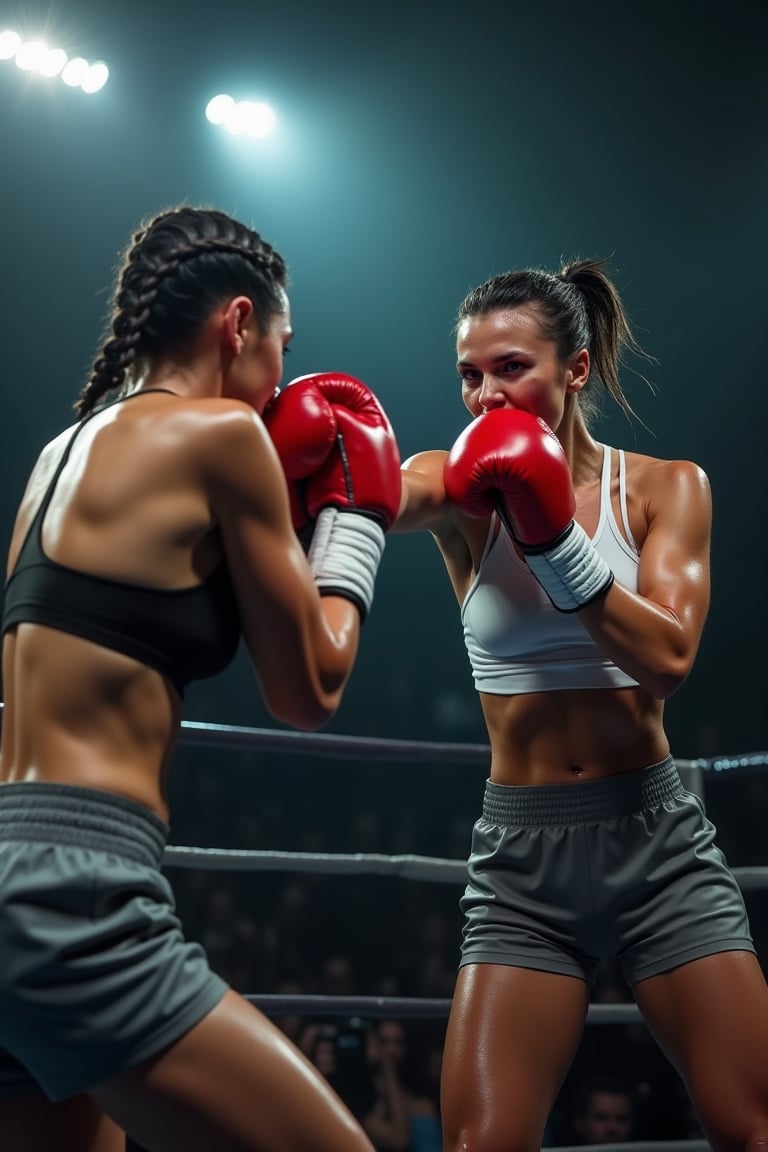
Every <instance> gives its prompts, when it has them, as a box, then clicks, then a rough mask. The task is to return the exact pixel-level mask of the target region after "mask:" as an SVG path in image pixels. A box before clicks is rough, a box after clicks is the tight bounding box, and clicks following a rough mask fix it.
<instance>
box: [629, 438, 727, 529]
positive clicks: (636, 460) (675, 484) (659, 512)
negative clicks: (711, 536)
mask: <svg viewBox="0 0 768 1152" xmlns="http://www.w3.org/2000/svg"><path fill="white" fill-rule="evenodd" d="M626 461H627V489H628V495H629V501H630V505H634V506H635V507H638V506H639V508H640V509H641V510H642V514H643V517H644V520H645V523H646V525H648V527H650V526H651V525H652V524H654V523H657V524H659V523H668V524H670V525H673V524H675V523H676V524H678V525H679V524H682V523H683V522H685V521H686V520H688V521H690V526H691V527H694V524H695V523H698V524H699V525H700V526H701V527H702V528H706V527H707V526H708V524H709V521H710V519H711V514H712V512H711V503H712V498H711V492H710V485H709V479H708V477H707V474H706V472H705V471H704V469H703V468H702V467H701V466H700V465H698V464H695V463H694V462H693V461H692V460H660V459H657V458H656V457H653V456H643V455H640V454H639V453H636V452H627V453H626Z"/></svg>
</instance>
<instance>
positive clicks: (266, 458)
mask: <svg viewBox="0 0 768 1152" xmlns="http://www.w3.org/2000/svg"><path fill="white" fill-rule="evenodd" d="M197 407H198V408H199V409H200V411H199V413H198V417H199V418H200V421H199V425H198V426H197V427H196V429H195V434H194V436H193V437H192V439H193V440H194V442H195V452H196V455H197V459H198V463H199V464H200V467H201V471H202V475H203V479H204V482H205V484H206V487H207V488H208V490H209V492H210V494H211V496H212V497H213V498H214V500H215V501H216V500H218V499H221V498H232V497H234V496H238V497H240V498H241V499H242V498H245V499H246V500H248V501H249V502H250V501H252V500H253V499H254V498H256V499H257V502H259V503H260V502H261V500H262V498H266V499H269V497H270V495H271V492H272V488H273V485H274V484H276V485H277V486H278V487H280V486H282V485H284V481H283V474H282V468H281V467H280V463H279V461H278V457H277V453H276V451H275V447H274V445H273V443H272V440H271V438H270V436H269V433H268V432H267V430H266V428H265V427H264V422H263V421H262V419H261V417H260V416H259V415H258V414H257V413H256V412H254V410H253V409H252V408H250V407H249V406H248V405H247V404H243V403H241V402H240V401H238V400H221V399H211V400H206V401H203V402H202V403H201V404H199V405H197Z"/></svg>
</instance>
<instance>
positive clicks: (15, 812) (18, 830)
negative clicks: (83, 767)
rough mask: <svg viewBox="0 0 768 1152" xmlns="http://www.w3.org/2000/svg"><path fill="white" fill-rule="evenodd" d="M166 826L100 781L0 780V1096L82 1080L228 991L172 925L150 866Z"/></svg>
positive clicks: (155, 863)
mask: <svg viewBox="0 0 768 1152" xmlns="http://www.w3.org/2000/svg"><path fill="white" fill-rule="evenodd" d="M167 832H168V829H167V826H166V825H165V824H164V823H163V822H162V821H161V820H160V819H159V818H158V817H157V816H155V815H154V813H152V812H151V811H149V810H148V809H146V808H144V807H143V806H141V805H140V804H136V803H134V802H133V801H131V800H127V799H123V798H121V797H118V796H114V795H112V794H111V793H107V792H101V791H96V790H95V789H90V788H76V787H71V786H69V785H64V784H61V785H57V784H2V785H0V958H1V959H0V1096H5V1097H7V1096H9V1095H16V1094H18V1095H20V1094H22V1093H23V1092H25V1091H29V1090H30V1089H32V1088H34V1087H35V1086H36V1085H39V1086H40V1087H41V1088H42V1089H43V1091H44V1092H45V1093H46V1094H47V1095H48V1096H49V1097H50V1099H51V1100H62V1099H64V1098H65V1097H67V1096H71V1095H73V1094H75V1093H76V1092H80V1091H84V1090H87V1089H89V1088H92V1087H94V1086H96V1085H97V1084H99V1083H101V1082H103V1081H104V1080H107V1079H109V1078H110V1077H111V1076H114V1075H116V1074H117V1073H119V1072H121V1071H124V1070H125V1069H126V1068H128V1067H131V1066H133V1065H134V1064H137V1063H139V1062H140V1061H142V1060H144V1059H146V1058H148V1057H150V1056H153V1055H155V1054H157V1053H159V1052H160V1051H161V1050H162V1049H163V1048H165V1047H167V1046H168V1045H169V1044H171V1043H173V1041H175V1040H177V1039H179V1037H181V1036H182V1035H183V1034H184V1033H185V1032H187V1031H189V1029H190V1028H192V1026H193V1025H195V1024H196V1023H198V1021H199V1020H201V1019H202V1018H203V1017H204V1016H205V1015H207V1013H208V1012H210V1011H211V1009H212V1008H213V1007H214V1006H215V1005H216V1004H217V1003H218V1002H219V1000H220V999H221V998H222V996H223V995H224V993H225V992H226V990H227V985H226V984H225V982H224V981H223V980H221V979H220V978H219V977H218V976H216V975H214V974H213V973H212V972H211V970H210V968H209V967H208V962H207V959H206V957H205V954H204V952H203V950H202V948H201V947H200V946H199V945H198V944H193V943H190V942H187V941H186V940H185V939H184V936H183V933H182V928H181V924H180V922H179V919H178V917H177V916H176V914H175V905H174V897H173V892H172V890H171V887H170V885H169V883H168V881H167V880H166V879H165V877H164V876H162V875H161V873H160V871H159V869H160V865H161V861H162V856H163V850H164V847H165V842H166V837H167Z"/></svg>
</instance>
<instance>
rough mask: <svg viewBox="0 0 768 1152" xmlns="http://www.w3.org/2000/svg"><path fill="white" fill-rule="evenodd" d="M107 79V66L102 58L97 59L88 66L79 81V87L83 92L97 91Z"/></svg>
mask: <svg viewBox="0 0 768 1152" xmlns="http://www.w3.org/2000/svg"><path fill="white" fill-rule="evenodd" d="M108 79H109V68H107V66H106V64H105V63H104V61H103V60H97V61H96V63H95V64H91V65H90V66H89V68H88V71H87V72H86V74H85V76H84V77H83V79H82V80H81V81H80V87H81V88H82V90H83V92H88V94H89V95H90V94H91V93H93V92H99V91H100V90H101V89H102V88H103V87H104V85H105V84H106V82H107V80H108Z"/></svg>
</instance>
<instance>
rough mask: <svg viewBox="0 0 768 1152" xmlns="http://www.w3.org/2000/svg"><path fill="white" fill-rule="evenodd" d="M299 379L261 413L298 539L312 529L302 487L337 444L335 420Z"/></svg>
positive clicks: (324, 402)
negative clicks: (283, 484) (281, 472)
mask: <svg viewBox="0 0 768 1152" xmlns="http://www.w3.org/2000/svg"><path fill="white" fill-rule="evenodd" d="M310 379H311V377H309V376H306V377H302V379H301V380H300V381H296V382H295V384H293V385H288V386H287V387H286V388H284V389H282V390H281V391H280V392H278V393H277V394H276V395H275V396H274V397H273V399H272V400H270V402H269V404H268V405H267V407H266V408H265V409H264V415H263V419H264V424H265V426H266V429H267V431H268V432H269V435H270V437H271V438H272V442H273V444H274V445H275V448H276V449H277V454H278V456H279V457H280V463H281V464H282V466H283V472H284V473H285V478H286V480H287V481H288V496H289V498H290V503H291V517H292V519H293V527H294V529H295V530H296V533H297V535H299V536H300V537H301V536H303V535H304V534H306V532H307V530H308V529H309V528H311V517H310V515H309V513H308V512H307V506H306V500H305V496H304V491H303V490H304V487H305V485H304V484H303V483H302V481H304V480H305V479H306V477H307V476H311V475H312V473H313V472H315V471H316V470H317V469H318V468H319V467H320V465H321V464H322V463H323V462H324V461H325V460H326V459H327V457H328V455H329V453H331V452H332V451H333V448H334V446H335V444H336V418H335V416H334V414H333V410H332V408H331V405H330V404H329V403H328V401H327V400H326V399H325V397H324V396H323V394H322V392H320V391H319V390H317V389H315V388H312V387H306V386H304V382H305V381H307V380H310Z"/></svg>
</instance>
